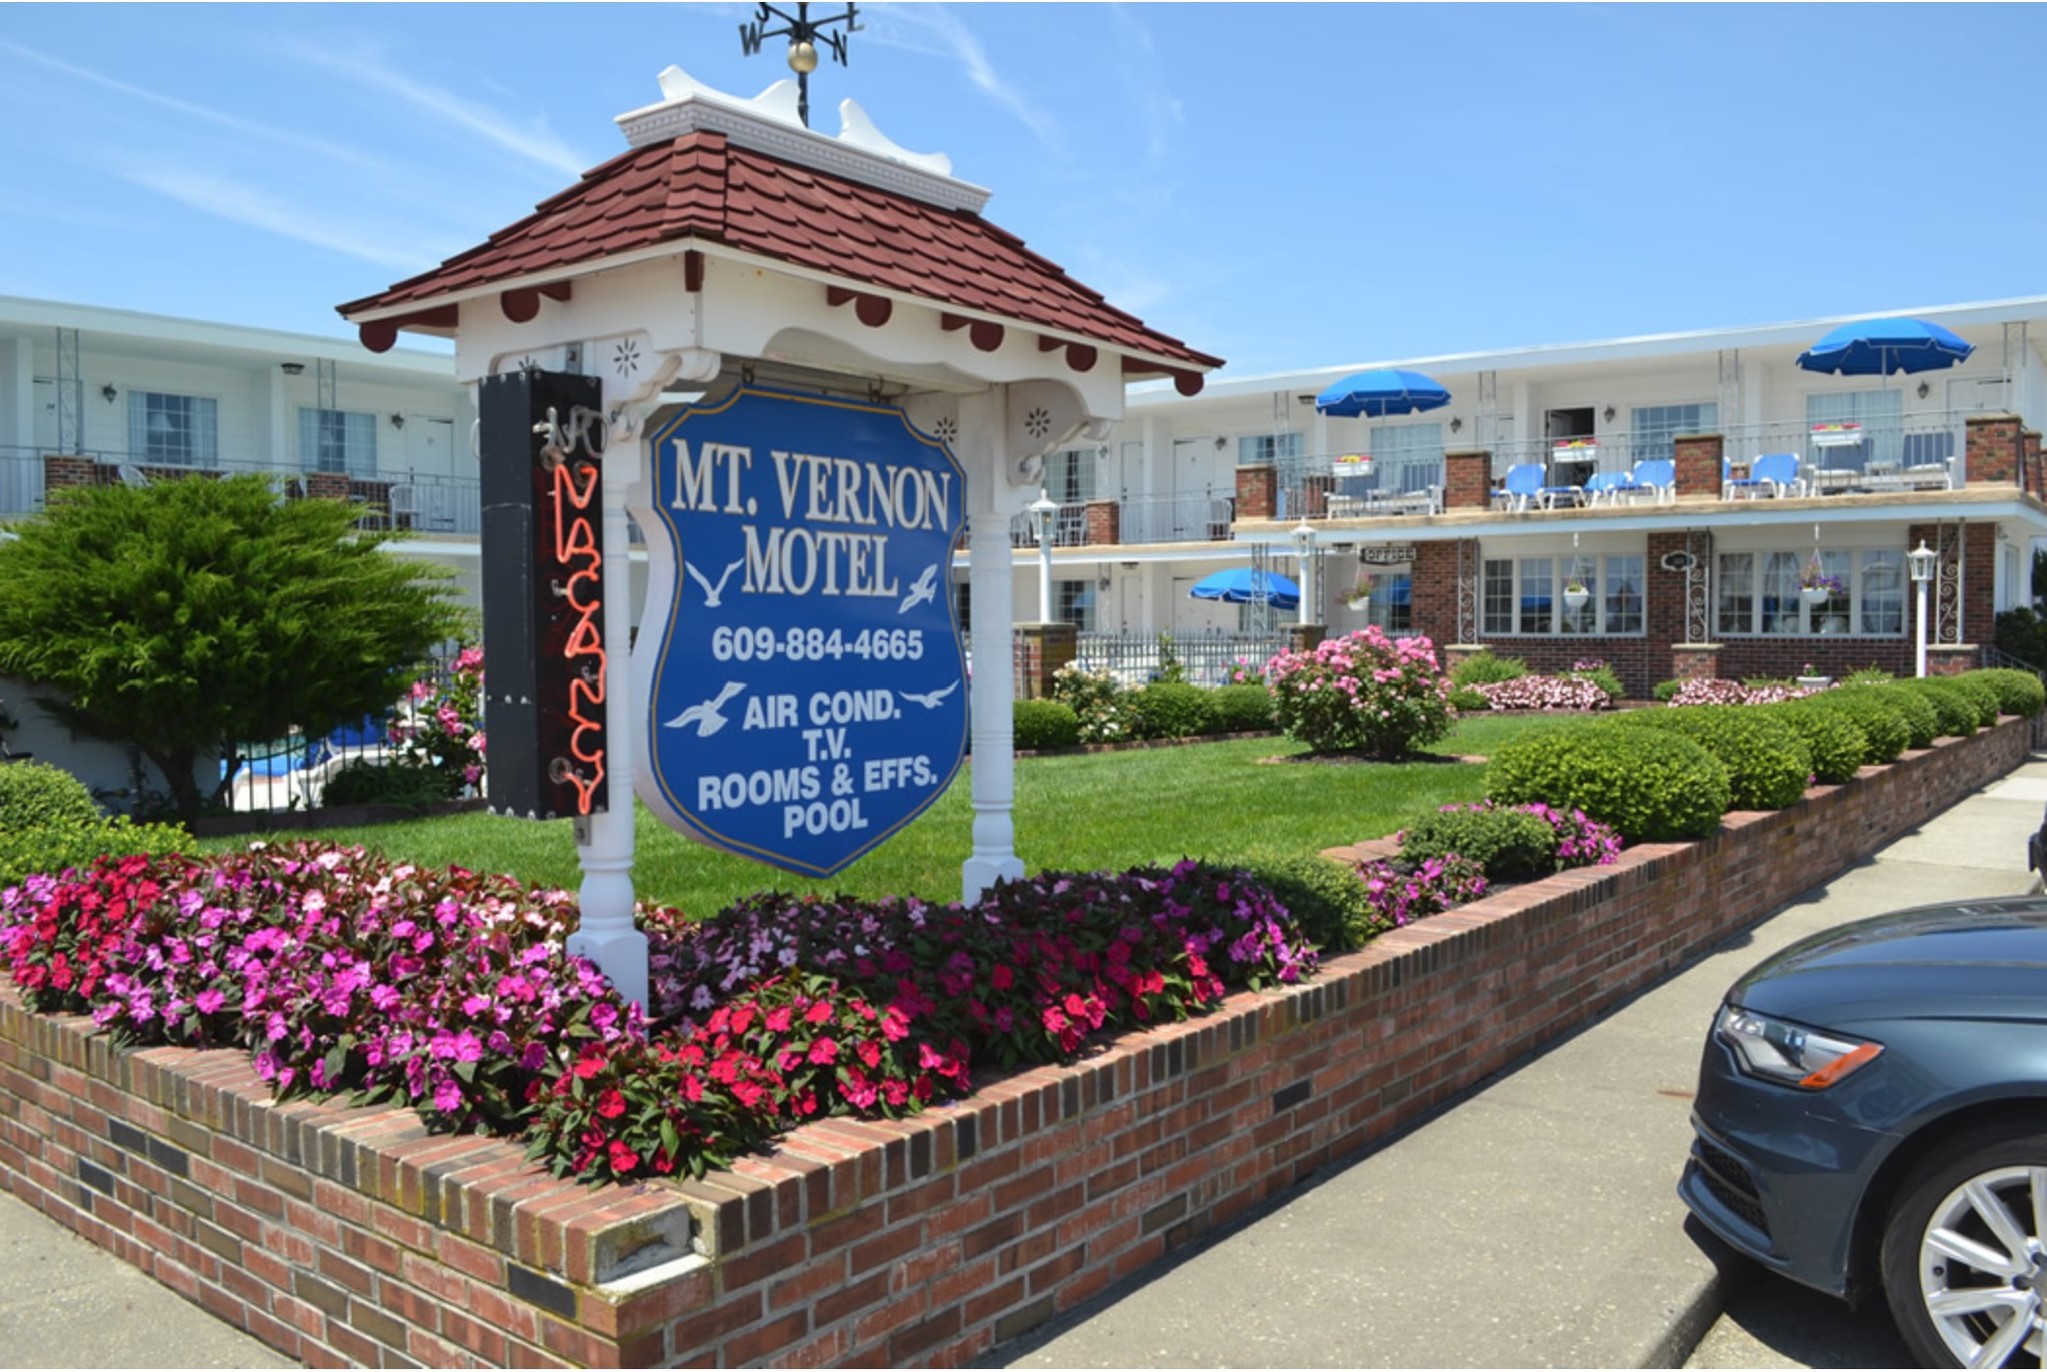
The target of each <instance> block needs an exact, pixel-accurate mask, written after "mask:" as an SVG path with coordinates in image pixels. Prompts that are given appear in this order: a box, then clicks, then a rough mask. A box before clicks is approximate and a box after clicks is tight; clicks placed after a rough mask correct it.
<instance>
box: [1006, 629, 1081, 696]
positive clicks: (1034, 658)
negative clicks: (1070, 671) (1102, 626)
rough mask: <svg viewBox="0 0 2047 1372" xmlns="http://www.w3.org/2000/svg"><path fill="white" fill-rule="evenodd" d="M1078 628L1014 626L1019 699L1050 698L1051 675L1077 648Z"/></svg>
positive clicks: (1075, 654) (1071, 658) (1068, 659)
mask: <svg viewBox="0 0 2047 1372" xmlns="http://www.w3.org/2000/svg"><path fill="white" fill-rule="evenodd" d="M1079 634H1080V631H1079V630H1078V629H1076V628H1074V627H1073V625H1071V624H1019V625H1017V626H1016V641H1017V647H1018V651H1017V684H1016V696H1017V699H1018V700H1049V699H1051V696H1052V678H1053V677H1054V676H1056V675H1057V674H1058V672H1059V669H1060V668H1061V667H1064V666H1065V665H1066V664H1067V663H1069V662H1071V661H1073V659H1074V658H1075V656H1077V655H1078V653H1079V650H1080V639H1079Z"/></svg>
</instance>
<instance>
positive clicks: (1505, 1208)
mask: <svg viewBox="0 0 2047 1372" xmlns="http://www.w3.org/2000/svg"><path fill="white" fill-rule="evenodd" d="M2043 802H2047V754H2035V755H2034V756H2033V758H2032V759H2031V760H2030V761H2029V762H2027V763H2026V764H2025V765H2024V766H2022V767H2020V768H2019V769H2018V770H2017V771H2015V772H2013V773H2011V774H2010V775H2009V776H2007V777H2005V778H2004V779H2002V780H2000V781H1997V782H1994V783H1992V784H1991V785H1990V786H1988V787H1985V788H1984V789H1983V790H1981V791H1979V792H1977V793H1976V794H1975V795H1973V796H1971V797H1969V798H1968V799H1966V800H1964V801H1962V802H1961V803H1960V804H1959V805H1957V806H1955V807H1954V808H1953V809H1951V810H1949V811H1948V812H1947V813H1945V814H1943V815H1941V816H1940V817H1939V818H1938V819H1936V820H1933V821H1932V822H1930V823H1928V824H1927V825H1925V826H1924V827H1923V828H1921V829H1919V830H1917V831H1915V832H1914V833H1911V834H1908V835H1906V836H1905V837H1904V838H1901V839H1899V840H1898V841H1897V842H1895V843H1893V844H1891V845H1890V846H1889V847H1888V848H1886V849H1884V850H1883V851H1882V852H1880V853H1878V854H1877V855H1876V856H1875V857H1873V858H1872V859H1870V860H1869V861H1867V862H1865V863H1863V864H1861V865H1860V866H1858V867H1856V868H1854V869H1852V870H1850V871H1849V872H1846V873H1844V874H1843V875H1842V876H1840V877H1839V878H1837V879H1836V880H1834V881H1832V882H1829V883H1827V884H1826V885H1824V886H1820V887H1816V888H1814V889H1813V890H1811V891H1809V892H1807V893H1806V894H1805V895H1804V896H1803V897H1801V898H1800V899H1799V900H1797V901H1795V902H1793V903H1792V904H1791V905H1789V906H1787V907H1785V909H1784V910H1782V911H1781V912H1779V913H1778V914H1777V915H1776V916H1774V917H1773V918H1771V919H1769V920H1768V921H1766V922H1765V923H1763V924H1761V925H1758V926H1757V927H1756V928H1754V929H1752V930H1750V931H1749V932H1748V933H1746V934H1743V935H1740V936H1738V937H1736V938H1735V939H1733V940H1731V941H1729V942H1728V943H1726V944H1723V945H1722V946H1721V947H1719V948H1717V949H1715V950H1714V951H1713V952H1712V953H1710V954H1708V955H1707V956H1706V957H1705V958H1703V959H1702V960H1701V961H1699V962H1697V963H1695V964H1693V965H1692V966H1690V967H1689V968H1687V969H1685V970H1684V971H1683V972H1681V973H1679V974H1678V975H1677V976H1676V977H1674V978H1672V979H1671V980H1669V981H1667V982H1665V983H1663V984H1662V985H1661V986H1658V987H1656V988H1654V989H1653V990H1650V991H1648V992H1645V993H1644V994H1642V995H1641V996H1639V997H1637V998H1636V999H1635V1000H1633V1001H1631V1002H1629V1003H1628V1004H1627V1005H1626V1006H1624V1007H1623V1008H1622V1009H1620V1010H1618V1011H1616V1012H1615V1013H1613V1014H1611V1015H1609V1016H1607V1017H1606V1018H1604V1019H1602V1020H1600V1021H1598V1022H1597V1023H1595V1024H1593V1025H1590V1026H1588V1027H1587V1028H1585V1029H1583V1030H1580V1031H1579V1032H1578V1033H1577V1034H1575V1035H1574V1036H1572V1037H1571V1038H1569V1039H1567V1040H1565V1041H1564V1042H1562V1043H1561V1044H1559V1045H1557V1046H1556V1047H1554V1048H1552V1049H1550V1050H1549V1051H1548V1052H1546V1053H1544V1054H1542V1055H1541V1056H1539V1057H1537V1058H1534V1059H1532V1060H1530V1061H1529V1062H1527V1063H1524V1064H1523V1065H1522V1066H1520V1067H1519V1068H1517V1069H1515V1070H1514V1071H1511V1072H1508V1073H1506V1074H1504V1075H1502V1076H1500V1077H1497V1078H1495V1079H1494V1080H1492V1081H1490V1082H1488V1083H1486V1084H1485V1085H1484V1086H1482V1087H1481V1088H1479V1089H1478V1090H1477V1091H1475V1092H1473V1093H1472V1094H1471V1095H1469V1096H1467V1097H1465V1098H1464V1099H1463V1100H1461V1101H1459V1102H1458V1103H1457V1104H1455V1105H1453V1106H1452V1107H1450V1108H1449V1109H1447V1110H1445V1111H1444V1112H1443V1113H1441V1114H1439V1115H1437V1116H1436V1117H1435V1118H1433V1119H1431V1120H1430V1121H1428V1122H1427V1123H1425V1124H1423V1125H1421V1126H1420V1127H1418V1128H1416V1129H1414V1130H1412V1131H1411V1132H1409V1133H1407V1134H1405V1135H1403V1136H1401V1137H1400V1138H1398V1139H1397V1140H1395V1141H1394V1142H1393V1143H1391V1144H1389V1145H1386V1146H1384V1147H1382V1148H1380V1149H1378V1150H1377V1151H1375V1152H1373V1153H1372V1154H1370V1155H1369V1156H1367V1157H1365V1158H1364V1159H1362V1160H1360V1161H1358V1162H1356V1163H1353V1164H1351V1165H1350V1166H1348V1167H1346V1168H1343V1169H1341V1170H1340V1171H1337V1172H1334V1173H1332V1174H1331V1175H1329V1176H1328V1177H1326V1178H1324V1179H1323V1180H1322V1181H1320V1182H1319V1183H1318V1184H1316V1185H1314V1186H1312V1187H1310V1188H1308V1189H1306V1190H1304V1191H1301V1192H1298V1193H1296V1194H1294V1195H1293V1196H1291V1197H1289V1198H1288V1199H1287V1200H1285V1201H1284V1202H1282V1203H1281V1204H1279V1205H1277V1206H1275V1207H1273V1208H1271V1209H1269V1210H1267V1211H1266V1212H1264V1213H1263V1214H1262V1215H1260V1216H1258V1217H1256V1218H1254V1219H1253V1220H1251V1221H1250V1222H1248V1223H1246V1224H1243V1225H1240V1226H1238V1227H1236V1228H1234V1229H1232V1230H1230V1231H1228V1232H1226V1233H1224V1234H1223V1235H1221V1236H1219V1237H1217V1238H1214V1239H1212V1240H1210V1241H1208V1242H1206V1243H1204V1244H1203V1245H1202V1246H1200V1247H1198V1248H1196V1249H1194V1250H1192V1251H1190V1252H1189V1253H1187V1254H1186V1255H1185V1256H1183V1257H1182V1258H1181V1259H1180V1260H1179V1261H1178V1262H1177V1263H1175V1264H1174V1265H1173V1266H1172V1267H1170V1268H1169V1269H1167V1270H1165V1271H1163V1272H1159V1273H1156V1274H1154V1275H1152V1276H1150V1277H1149V1278H1147V1279H1145V1280H1143V1281H1140V1282H1138V1283H1134V1284H1133V1285H1131V1286H1129V1287H1126V1288H1123V1289H1120V1290H1118V1291H1115V1292H1112V1293H1111V1294H1110V1296H1109V1297H1108V1298H1106V1299H1105V1300H1103V1301H1102V1302H1099V1303H1097V1304H1095V1305H1094V1306H1091V1307H1089V1308H1086V1309H1084V1310H1082V1311H1079V1312H1077V1313H1076V1314H1075V1315H1073V1316H1069V1317H1067V1318H1065V1319H1062V1320H1060V1321H1058V1322H1056V1323H1055V1324H1053V1325H1051V1326H1049V1327H1047V1328H1046V1329H1042V1330H1039V1331H1037V1332H1036V1333H1035V1334H1034V1335H1033V1336H1031V1337H1030V1338H1028V1339H1026V1340H1024V1341H1022V1342H1020V1343H1017V1344H1011V1345H1007V1346H1005V1347H1004V1348H1002V1349H999V1350H997V1357H996V1360H995V1362H994V1363H993V1364H991V1365H998V1366H1017V1367H1146V1366H1154V1367H1155V1366H1176V1367H1273V1366H1293V1367H1507V1366H1513V1367H1554V1366H1570V1367H1643V1366H1662V1367H1675V1366H1678V1365H1680V1364H1682V1363H1683V1361H1684V1359H1685V1356H1686V1354H1687V1353H1688V1352H1689V1351H1690V1348H1691V1346H1692V1344H1693V1343H1694V1342H1696V1340H1697V1339H1698V1337H1699V1336H1700V1334H1701V1333H1703V1332H1704V1330H1705V1329H1706V1327H1707V1326H1708V1325H1709V1324H1710V1323H1711V1322H1712V1320H1713V1318H1714V1317H1715V1316H1716V1315H1717V1314H1718V1312H1719V1308H1720V1301H1721V1295H1722V1286H1721V1279H1720V1276H1719V1273H1718V1271H1717V1269H1716V1267H1715V1258H1714V1255H1713V1253H1712V1251H1711V1250H1709V1248H1708V1247H1706V1246H1705V1245H1706V1244H1708V1243H1710V1242H1711V1240H1709V1239H1706V1238H1704V1237H1703V1234H1702V1231H1697V1230H1695V1229H1694V1228H1693V1227H1690V1226H1688V1225H1687V1223H1686V1212H1685V1209H1684V1207H1683V1206H1682V1205H1681V1204H1680V1203H1679V1202H1678V1199H1677V1194H1676V1188H1677V1180H1678V1173H1679V1171H1680V1170H1681V1169H1682V1167H1683V1165H1684V1159H1685V1153H1686V1149H1687V1148H1688V1146H1689V1144H1690V1139H1691V1128H1690V1125H1689V1123H1688V1112H1689V1108H1690V1100H1691V1094H1692V1087H1693V1084H1694V1081H1695V1078H1696V1075H1697V1071H1698V1061H1699V1053H1700V1050H1701V1047H1702V1046H1703V1044H1704V1040H1705V1032H1706V1026H1707V1024H1708V1022H1709V1021H1710V1020H1711V1018H1712V1015H1713V1011H1714V1009H1715V1007H1716V1006H1717V1005H1718V1004H1719V1000H1720V996H1721V993H1722V992H1723V991H1725V990H1726V988H1727V986H1728V984H1729V983H1731V982H1732V981H1733V980H1734V979H1735V978H1736V977H1737V976H1738V975H1740V974H1741V973H1742V972H1744V971H1746V970H1747V969H1748V968H1749V966H1751V965H1752V964H1753V963H1755V962H1756V961H1758V960H1759V959H1761V958H1762V957H1763V956H1764V955H1765V954H1767V953H1769V952H1771V951H1773V950H1775V949H1777V948H1781V947H1783V946H1784V945H1785V944H1787V943H1790V942H1792V941H1793V940H1795V939H1798V938H1801V937H1803V936H1804V935H1805V934H1807V933H1810V932H1813V931H1815V930H1818V929H1824V928H1828V927H1831V926H1834V925H1838V924H1843V923H1847V922H1848V921H1850V920H1855V919H1861V918H1863V917H1865V916H1868V915H1874V914H1880V913H1882V912H1884V911H1886V910H1893V909H1897V908H1900V907H1902V906H1906V905H1915V904H1923V903H1926V902H1930V901H1937V900H1953V899H1961V898H1966V897H1972V896H1996V895H2011V894H2015V893H2018V892H2021V891H2024V890H2027V889H2028V888H2029V886H2030V884H2031V877H2030V874H2029V873H2028V872H2027V870H2026V836H2027V835H2028V834H2030V833H2031V832H2033V830H2034V829H2036V828H2037V827H2038V826H2039V824H2040V818H2041V810H2042V805H2043ZM1695 1233H1698V1234H1700V1237H1694V1234H1695ZM1732 1270H1733V1272H1734V1273H1735V1274H1736V1275H1740V1274H1741V1271H1742V1269H1741V1268H1740V1267H1739V1266H1738V1265H1737V1266H1736V1267H1735V1268H1734V1269H1732ZM0 1331H4V1332H0V1366H6V1367H27V1366H47V1367H159V1366H165V1365H171V1366H182V1367H241V1366H246V1367H258V1366H261V1367H279V1366H289V1365H291V1364H289V1363H288V1362H286V1361H284V1360H283V1359H281V1358H279V1357H278V1355H277V1354H275V1353H274V1352H272V1351H271V1350H270V1349H268V1348H266V1347H264V1346H263V1345H261V1344H259V1343H257V1342H255V1341H254V1340H252V1339H250V1338H248V1337H247V1336H245V1335H242V1334H240V1333H237V1332H235V1331H233V1330H231V1329H229V1328H227V1327H226V1326H225V1325H223V1324H221V1323H219V1322H218V1321H216V1320H214V1319H213V1318H212V1317H211V1316H209V1315H208V1314H206V1313H205V1312H204V1311H203V1310H201V1309H200V1308H199V1307H197V1306H195V1305H191V1304H188V1303H187V1302H186V1301H184V1300H183V1299H182V1298H180V1297H179V1296H177V1295H175V1294H174V1293H172V1292H171V1291H169V1290H167V1289H166V1288H164V1287H162V1286H159V1285H157V1284H156V1283H155V1282H154V1281H151V1280H150V1279H149V1278H147V1277H144V1276H142V1275H141V1274H140V1273H139V1272H137V1271H136V1270H135V1269H133V1268H131V1267H129V1266H128V1265H127V1264H125V1263H123V1262H121V1261H119V1260H118V1259H115V1258H113V1257H111V1256H109V1255H107V1254H105V1253H102V1252H101V1251H99V1250H98V1249H96V1248H94V1247H93V1246H92V1245H90V1244H88V1243H86V1242H85V1241H84V1240H82V1239H79V1238H77V1237H76V1236H74V1235H72V1234H70V1233H69V1232H67V1231H65V1230H64V1229H62V1228H60V1227H59V1226H57V1225H55V1224H53V1223H51V1222H50V1221H49V1220H47V1219H45V1218H43V1217H42V1216H41V1215H39V1214H37V1213H36V1212H35V1211H33V1210H31V1209H30V1208H28V1207H27V1206H26V1205H23V1204H22V1203H21V1202H20V1201H18V1200H16V1199H14V1198H13V1197H12V1196H9V1195H6V1194H4V1193H0Z"/></svg>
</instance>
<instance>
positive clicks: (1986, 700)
mask: <svg viewBox="0 0 2047 1372" xmlns="http://www.w3.org/2000/svg"><path fill="white" fill-rule="evenodd" d="M1945 680H1947V681H1950V682H1953V683H1954V685H1955V687H1956V688H1957V689H1959V690H1960V691H1961V692H1962V694H1963V695H1965V696H1967V697H1969V699H1971V700H1973V701H1975V702H1976V727H1977V728H1979V729H1988V728H1989V727H1990V726H1992V725H1993V724H1995V723H1997V716H1998V714H1999V712H2000V710H2001V707H2002V705H2003V697H2001V696H1999V695H1998V693H1997V688H1996V687H1995V686H1992V685H1991V684H1990V683H1989V682H1987V681H1985V680H1984V679H1983V678H1982V677H1981V676H1978V675H1977V674H1976V673H1975V672H1964V673H1962V674H1961V675H1960V676H1951V677H1947V678H1945Z"/></svg>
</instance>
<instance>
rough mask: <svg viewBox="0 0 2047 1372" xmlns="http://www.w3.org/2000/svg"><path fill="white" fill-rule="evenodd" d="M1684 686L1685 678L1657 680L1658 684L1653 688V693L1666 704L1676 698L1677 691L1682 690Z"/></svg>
mask: <svg viewBox="0 0 2047 1372" xmlns="http://www.w3.org/2000/svg"><path fill="white" fill-rule="evenodd" d="M1684 688H1685V684H1684V680H1683V678H1681V677H1672V678H1671V679H1670V680H1668V681H1659V682H1657V683H1656V685H1655V686H1654V687H1652V688H1651V693H1652V694H1654V695H1655V697H1656V699H1657V700H1659V701H1661V702H1662V703H1663V704H1665V705H1668V704H1670V702H1671V701H1672V700H1673V699H1675V698H1676V696H1677V693H1678V692H1679V691H1682V690H1683V689H1684Z"/></svg>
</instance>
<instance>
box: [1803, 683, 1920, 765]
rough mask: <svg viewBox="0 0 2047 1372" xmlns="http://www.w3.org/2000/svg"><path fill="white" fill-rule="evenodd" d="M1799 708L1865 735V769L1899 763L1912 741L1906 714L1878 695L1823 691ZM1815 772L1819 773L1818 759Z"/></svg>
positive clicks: (1806, 700)
mask: <svg viewBox="0 0 2047 1372" xmlns="http://www.w3.org/2000/svg"><path fill="white" fill-rule="evenodd" d="M1796 704H1797V706H1798V708H1799V709H1800V710H1802V711H1806V712H1809V713H1812V714H1825V715H1835V716H1838V717H1839V718H1841V719H1844V720H1846V721H1847V722H1848V723H1849V724H1851V725H1853V726H1854V728H1855V730H1856V731H1857V732H1858V733H1860V734H1861V735H1862V761H1863V763H1864V765H1870V764H1875V765H1877V766H1882V765H1884V764H1885V763H1889V762H1895V761H1897V758H1898V754H1899V753H1902V752H1904V751H1905V746H1906V744H1908V743H1910V742H1911V740H1912V728H1911V726H1910V725H1909V724H1907V723H1906V721H1905V714H1904V712H1903V711H1902V710H1899V709H1898V708H1897V707H1895V706H1894V705H1892V704H1891V703H1890V702H1889V701H1887V700H1885V699H1884V698H1883V697H1881V696H1879V695H1878V694H1877V693H1876V692H1875V691H1840V690H1835V691H1821V692H1819V693H1818V694H1816V695H1811V696H1808V697H1806V698H1805V699H1804V700H1801V701H1798V702H1796ZM1813 770H1814V771H1818V770H1819V767H1818V759H1817V757H1815V759H1814V767H1813Z"/></svg>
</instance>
